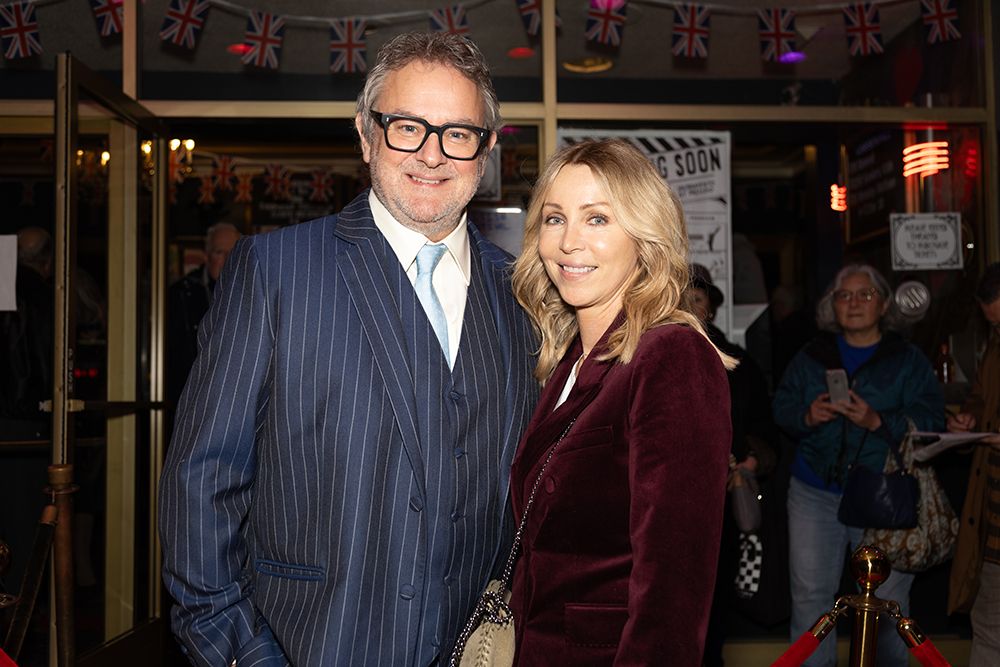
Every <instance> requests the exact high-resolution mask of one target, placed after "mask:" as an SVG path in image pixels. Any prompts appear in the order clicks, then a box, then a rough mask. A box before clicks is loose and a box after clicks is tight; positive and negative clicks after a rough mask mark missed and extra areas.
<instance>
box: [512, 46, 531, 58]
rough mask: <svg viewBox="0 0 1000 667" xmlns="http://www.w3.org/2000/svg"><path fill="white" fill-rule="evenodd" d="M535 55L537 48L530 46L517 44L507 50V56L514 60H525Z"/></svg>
mask: <svg viewBox="0 0 1000 667" xmlns="http://www.w3.org/2000/svg"><path fill="white" fill-rule="evenodd" d="M533 55H535V50H534V49H533V48H531V47H530V46H515V47H514V48H513V49H510V50H509V51H507V57H508V58H511V59H513V60H524V59H525V58H530V57H532V56H533Z"/></svg>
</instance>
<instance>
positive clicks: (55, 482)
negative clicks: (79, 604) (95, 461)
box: [47, 463, 77, 667]
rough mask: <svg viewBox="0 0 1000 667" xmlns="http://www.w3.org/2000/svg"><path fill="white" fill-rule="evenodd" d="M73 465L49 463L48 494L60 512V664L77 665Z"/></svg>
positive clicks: (56, 561)
mask: <svg viewBox="0 0 1000 667" xmlns="http://www.w3.org/2000/svg"><path fill="white" fill-rule="evenodd" d="M76 489H77V486H76V485H75V484H73V464H71V463H60V464H53V465H50V466H49V487H48V489H47V491H48V493H50V494H51V495H52V502H53V504H55V506H56V510H57V512H58V514H57V518H56V530H55V538H54V539H53V546H52V567H53V571H54V573H55V588H56V591H55V598H56V609H55V618H56V656H57V661H58V664H59V667H70V666H71V665H73V663H74V661H75V658H76V655H75V653H76V652H75V650H74V645H75V644H74V634H73V586H74V583H73V493H74V492H75V491H76Z"/></svg>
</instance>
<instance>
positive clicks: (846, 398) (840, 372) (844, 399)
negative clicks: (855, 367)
mask: <svg viewBox="0 0 1000 667" xmlns="http://www.w3.org/2000/svg"><path fill="white" fill-rule="evenodd" d="M826 390H827V391H828V392H830V402H831V403H850V402H851V395H850V394H849V393H848V389H847V371H845V370H844V369H843V368H832V369H830V370H828V371H827V372H826Z"/></svg>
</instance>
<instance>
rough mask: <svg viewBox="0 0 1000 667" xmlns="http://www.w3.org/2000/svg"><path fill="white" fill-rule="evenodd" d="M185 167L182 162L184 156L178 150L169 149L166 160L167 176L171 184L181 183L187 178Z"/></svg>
mask: <svg viewBox="0 0 1000 667" xmlns="http://www.w3.org/2000/svg"><path fill="white" fill-rule="evenodd" d="M186 172H187V168H186V165H185V164H184V156H183V155H181V152H180V151H170V158H169V160H168V162H167V178H168V180H169V181H170V183H172V184H178V185H179V184H181V183H183V182H184V179H185V178H187V173H186Z"/></svg>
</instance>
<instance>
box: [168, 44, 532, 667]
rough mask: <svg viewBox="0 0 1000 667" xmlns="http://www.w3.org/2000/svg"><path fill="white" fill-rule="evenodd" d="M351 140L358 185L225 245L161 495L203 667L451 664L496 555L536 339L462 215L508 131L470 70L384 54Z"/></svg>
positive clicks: (407, 50) (491, 253) (193, 648)
mask: <svg viewBox="0 0 1000 667" xmlns="http://www.w3.org/2000/svg"><path fill="white" fill-rule="evenodd" d="M355 123H356V127H357V129H358V132H359V134H360V138H361V146H362V151H363V154H364V159H365V161H366V162H368V163H369V164H370V167H371V173H372V191H371V192H370V193H365V194H363V195H361V196H360V197H358V198H357V199H355V200H354V201H353V202H352V203H350V204H349V205H348V206H347V207H346V208H345V209H344V210H343V211H341V212H340V214H339V215H337V216H330V217H328V218H323V219H320V220H315V221H312V222H309V223H303V224H301V225H296V226H293V227H289V228H286V229H283V230H279V231H277V232H274V233H271V234H264V235H260V236H255V237H250V238H245V239H243V240H241V241H240V243H239V244H238V245H237V246H236V248H235V249H234V250H233V253H232V255H231V256H230V258H229V261H228V264H227V266H226V268H225V270H224V271H223V273H222V276H221V277H220V280H219V284H218V286H217V290H216V295H215V298H214V299H213V302H212V306H211V308H210V310H209V313H208V315H207V316H206V318H205V320H204V322H203V324H202V327H201V330H200V332H199V353H198V359H197V361H196V362H195V366H194V368H193V369H192V372H191V377H190V379H189V380H188V384H187V386H186V387H185V389H184V393H183V395H182V397H181V400H180V404H179V408H178V416H177V424H176V429H175V431H176V432H175V435H174V439H173V442H172V443H171V446H170V451H169V453H168V456H167V461H166V464H165V468H164V473H163V477H162V482H161V488H160V530H161V534H162V538H163V545H164V547H163V548H164V580H165V582H166V585H167V588H168V589H169V591H170V593H171V594H172V595H173V597H174V598H175V600H176V601H177V604H176V606H175V607H174V609H173V613H172V622H173V628H174V631H175V633H176V634H177V635H178V637H179V639H180V640H181V643H182V645H183V647H184V650H185V652H186V653H187V655H188V657H189V658H190V659H191V660H192V662H194V663H196V664H199V665H229V664H231V663H232V662H233V661H234V660H235V661H236V663H237V664H239V665H283V664H288V663H291V664H294V665H387V666H389V665H392V666H397V665H414V666H419V667H423V666H426V665H433V664H436V663H438V662H443V661H444V660H445V658H446V657H447V656H448V655H449V653H450V650H451V644H452V643H453V641H454V639H455V637H456V635H457V634H458V632H459V630H460V628H461V624H462V623H463V621H464V620H465V618H466V616H467V615H468V613H469V612H470V610H471V608H472V606H473V604H474V602H475V600H476V598H477V596H478V594H479V592H480V590H481V589H482V588H483V587H484V586H485V583H486V581H487V580H488V578H489V576H490V574H491V572H492V571H493V570H495V569H496V567H497V563H498V562H499V561H501V560H502V559H503V558H504V557H505V556H506V554H505V553H504V547H505V544H506V543H508V542H509V539H505V537H509V534H510V529H509V526H507V525H506V524H505V521H504V519H505V516H506V510H507V502H508V479H509V470H510V463H511V459H512V457H513V454H514V448H515V446H516V443H517V440H518V437H519V435H520V433H521V430H522V429H523V428H524V426H525V424H526V422H527V419H528V417H529V416H530V414H531V410H532V408H533V407H534V402H535V400H536V398H537V387H536V384H535V382H534V380H533V379H532V376H531V372H532V368H533V365H534V364H533V361H532V358H531V353H532V351H533V348H534V345H535V341H534V337H533V335H532V332H531V327H530V324H529V323H528V320H527V319H526V317H525V316H524V314H523V313H522V312H521V310H520V309H519V307H518V306H517V304H516V302H515V301H514V298H513V296H512V294H511V292H510V286H509V275H508V271H509V262H510V257H509V256H508V255H506V254H504V253H503V252H502V251H500V250H499V249H497V248H496V247H495V246H493V245H492V244H490V243H489V242H487V241H486V240H485V239H483V238H482V236H480V234H479V233H478V232H477V231H476V229H475V228H474V227H473V226H471V225H467V224H466V222H465V207H466V204H467V203H468V201H469V200H470V199H471V198H472V195H473V193H474V192H475V190H476V186H477V184H478V182H479V179H480V177H481V175H482V170H483V164H484V160H485V155H486V153H488V152H489V150H490V149H492V147H493V144H494V143H495V141H496V134H495V131H496V129H497V128H498V127H499V124H500V119H499V104H498V102H497V99H496V94H495V93H494V91H493V87H492V83H491V82H490V78H489V73H488V70H487V68H486V65H485V63H484V61H483V58H482V54H481V53H480V52H479V50H478V49H477V48H476V47H475V46H474V45H473V44H472V43H471V42H469V41H467V40H465V39H464V38H462V37H457V36H452V35H440V34H436V35H425V34H418V33H408V34H405V35H400V36H399V37H396V38H394V39H393V40H391V41H390V42H389V43H387V44H386V45H385V46H384V47H383V49H382V50H381V51H380V53H379V56H378V61H377V63H376V64H375V66H374V67H373V68H372V70H371V72H370V73H369V76H368V79H367V81H366V84H365V88H364V90H363V91H362V93H361V95H360V96H359V99H358V113H357V117H356V121H355ZM429 244H433V245H435V246H440V247H434V248H430V249H429V250H430V254H431V255H433V256H434V260H433V261H432V262H431V263H430V264H428V263H427V261H426V260H421V258H422V257H426V256H427V251H428V248H427V247H425V246H428V245H429ZM428 267H429V268H428ZM425 304H427V305H425Z"/></svg>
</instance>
